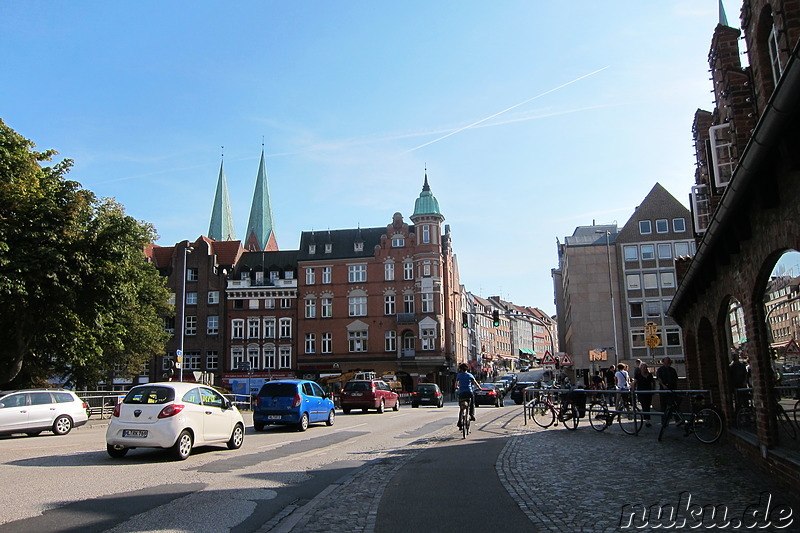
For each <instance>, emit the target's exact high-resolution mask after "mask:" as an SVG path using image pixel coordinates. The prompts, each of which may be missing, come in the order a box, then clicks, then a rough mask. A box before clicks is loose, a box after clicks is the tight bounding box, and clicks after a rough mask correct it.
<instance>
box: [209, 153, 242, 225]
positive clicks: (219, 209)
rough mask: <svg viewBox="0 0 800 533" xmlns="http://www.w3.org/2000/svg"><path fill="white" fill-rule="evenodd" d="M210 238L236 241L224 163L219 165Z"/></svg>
mask: <svg viewBox="0 0 800 533" xmlns="http://www.w3.org/2000/svg"><path fill="white" fill-rule="evenodd" d="M208 238H209V239H213V240H215V241H233V240H236V235H234V231H233V217H232V216H231V203H230V198H229V197H228V181H227V180H226V179H225V171H224V170H223V163H220V164H219V178H218V179H217V192H216V194H215V195H214V207H212V208H211V224H209V226H208Z"/></svg>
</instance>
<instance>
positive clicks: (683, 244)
mask: <svg viewBox="0 0 800 533" xmlns="http://www.w3.org/2000/svg"><path fill="white" fill-rule="evenodd" d="M684 247H686V253H685V254H682V253H681V252H680V251H679V250H678V248H681V251H682V250H683V248H684ZM690 254H691V247H690V246H689V243H688V242H676V243H675V257H686V256H689V255H690Z"/></svg>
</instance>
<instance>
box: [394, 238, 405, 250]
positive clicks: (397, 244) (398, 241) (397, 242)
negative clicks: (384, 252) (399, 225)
mask: <svg viewBox="0 0 800 533" xmlns="http://www.w3.org/2000/svg"><path fill="white" fill-rule="evenodd" d="M405 245H406V238H405V237H404V236H402V235H395V236H393V237H392V248H403V247H404V246H405Z"/></svg>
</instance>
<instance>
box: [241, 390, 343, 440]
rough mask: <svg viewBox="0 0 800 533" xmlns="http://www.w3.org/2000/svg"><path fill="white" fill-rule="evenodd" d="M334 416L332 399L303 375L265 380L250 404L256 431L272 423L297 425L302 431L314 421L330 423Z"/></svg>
mask: <svg viewBox="0 0 800 533" xmlns="http://www.w3.org/2000/svg"><path fill="white" fill-rule="evenodd" d="M335 418H336V412H335V410H334V406H333V400H331V399H330V397H329V396H328V395H327V394H326V393H325V391H323V390H322V387H320V386H319V385H318V384H316V383H315V382H313V381H308V380H305V379H281V380H275V381H268V382H267V383H265V384H264V386H263V387H261V390H260V391H258V396H257V397H256V403H255V407H254V408H253V427H254V428H255V430H256V431H261V430H263V429H264V426H268V425H271V424H281V425H296V426H297V429H298V430H300V431H305V430H307V429H308V425H309V424H311V423H314V422H325V423H326V424H327V425H329V426H332V425H333V422H334V420H335Z"/></svg>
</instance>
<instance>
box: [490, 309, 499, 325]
mask: <svg viewBox="0 0 800 533" xmlns="http://www.w3.org/2000/svg"><path fill="white" fill-rule="evenodd" d="M492 325H493V326H494V327H498V326H499V325H500V311H498V310H497V309H495V310H494V311H492Z"/></svg>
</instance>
